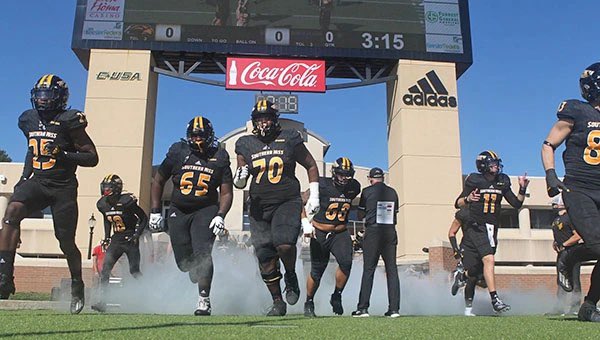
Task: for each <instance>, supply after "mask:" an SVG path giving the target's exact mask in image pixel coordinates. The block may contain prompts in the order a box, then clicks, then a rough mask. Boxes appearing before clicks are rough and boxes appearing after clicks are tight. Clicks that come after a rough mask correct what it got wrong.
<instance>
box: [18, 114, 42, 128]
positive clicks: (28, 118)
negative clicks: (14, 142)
mask: <svg viewBox="0 0 600 340" xmlns="http://www.w3.org/2000/svg"><path fill="white" fill-rule="evenodd" d="M39 119H40V118H39V115H38V113H37V111H36V110H33V109H29V110H27V111H25V112H23V113H21V115H20V116H19V129H21V131H23V133H24V134H27V133H28V132H29V129H30V127H31V126H37V124H38V121H39Z"/></svg>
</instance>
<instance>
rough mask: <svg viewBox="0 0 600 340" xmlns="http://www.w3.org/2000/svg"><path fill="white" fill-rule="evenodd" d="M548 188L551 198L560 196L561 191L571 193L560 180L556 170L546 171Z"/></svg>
mask: <svg viewBox="0 0 600 340" xmlns="http://www.w3.org/2000/svg"><path fill="white" fill-rule="evenodd" d="M546 187H547V188H548V189H547V190H548V196H550V197H554V196H556V195H558V194H560V192H561V191H569V189H568V188H567V187H566V186H565V184H564V183H563V182H561V180H560V179H558V176H557V175H556V171H555V170H554V169H548V170H546Z"/></svg>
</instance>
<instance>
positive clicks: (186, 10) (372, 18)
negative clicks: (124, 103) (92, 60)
mask: <svg viewBox="0 0 600 340" xmlns="http://www.w3.org/2000/svg"><path fill="white" fill-rule="evenodd" d="M77 6H78V7H77V14H76V18H75V26H74V34H73V37H74V40H73V44H72V45H73V48H74V49H81V50H89V49H91V48H121V49H145V50H153V51H157V50H160V51H187V52H210V53H226V54H232V53H233V54H235V53H239V54H246V53H252V54H261V53H262V54H270V55H273V54H276V55H278V56H304V57H311V56H318V57H351V58H359V57H366V58H383V59H418V60H440V61H449V62H466V63H470V62H471V61H472V56H471V37H470V28H469V15H468V13H469V11H468V2H467V0H386V1H381V0H361V1H357V0H178V1H164V0H111V1H99V0H77Z"/></svg>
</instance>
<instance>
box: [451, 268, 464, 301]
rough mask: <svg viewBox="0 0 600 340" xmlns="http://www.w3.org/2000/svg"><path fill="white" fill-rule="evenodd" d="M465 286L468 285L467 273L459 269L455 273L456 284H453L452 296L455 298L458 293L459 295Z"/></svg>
mask: <svg viewBox="0 0 600 340" xmlns="http://www.w3.org/2000/svg"><path fill="white" fill-rule="evenodd" d="M465 284H467V280H466V278H465V272H464V271H462V270H460V268H459V269H457V270H455V271H454V282H452V289H451V290H450V293H452V296H455V295H456V293H458V290H459V289H460V288H461V287H464V286H465Z"/></svg>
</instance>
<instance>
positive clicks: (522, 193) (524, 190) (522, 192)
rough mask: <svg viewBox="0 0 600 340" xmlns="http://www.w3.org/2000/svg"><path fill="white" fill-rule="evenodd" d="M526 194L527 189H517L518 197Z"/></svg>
mask: <svg viewBox="0 0 600 340" xmlns="http://www.w3.org/2000/svg"><path fill="white" fill-rule="evenodd" d="M526 193H527V188H526V187H520V188H519V195H523V196H525V194H526Z"/></svg>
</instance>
